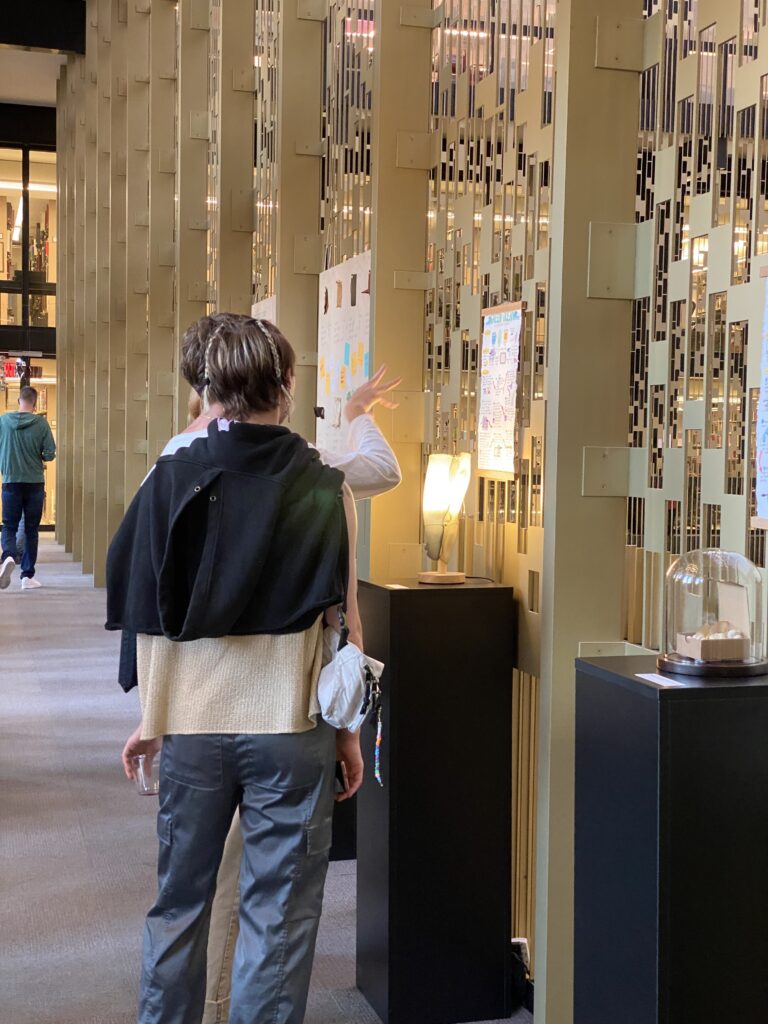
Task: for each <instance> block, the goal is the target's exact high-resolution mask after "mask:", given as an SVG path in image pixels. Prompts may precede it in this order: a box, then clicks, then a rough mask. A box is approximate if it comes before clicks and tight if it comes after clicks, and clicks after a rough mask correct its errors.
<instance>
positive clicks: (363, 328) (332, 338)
mask: <svg viewBox="0 0 768 1024" xmlns="http://www.w3.org/2000/svg"><path fill="white" fill-rule="evenodd" d="M318 297H319V308H318V315H317V324H318V331H317V408H318V410H321V411H320V412H319V415H318V420H317V446H318V448H322V449H323V450H324V451H329V452H341V451H344V449H345V443H344V436H343V427H344V422H343V418H342V411H343V409H344V405H345V403H346V402H347V400H348V398H349V396H350V395H351V394H352V392H353V391H355V390H356V389H357V388H359V387H360V385H361V384H364V383H365V381H367V380H368V377H369V370H370V366H369V363H370V324H371V253H370V251H368V252H364V253H362V254H361V255H360V256H355V257H354V259H351V260H346V261H345V262H344V263H340V264H339V265H338V266H337V267H332V268H331V269H330V270H324V271H323V273H322V274H320V291H319V296H318Z"/></svg>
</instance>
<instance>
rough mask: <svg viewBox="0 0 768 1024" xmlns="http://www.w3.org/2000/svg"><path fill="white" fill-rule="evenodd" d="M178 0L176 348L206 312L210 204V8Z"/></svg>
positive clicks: (183, 404)
mask: <svg viewBox="0 0 768 1024" xmlns="http://www.w3.org/2000/svg"><path fill="white" fill-rule="evenodd" d="M201 6H202V5H201V4H199V3H195V2H194V0H179V35H178V62H177V75H178V80H177V104H178V116H177V119H176V129H177V133H178V134H177V139H176V193H177V196H178V200H177V203H176V330H175V339H174V340H175V345H176V351H177V362H176V363H175V364H174V365H175V366H176V367H178V351H179V345H180V342H181V337H182V335H183V333H184V331H185V330H186V329H187V327H188V326H189V325H190V324H191V323H193V322H194V321H195V320H197V319H199V318H200V317H201V316H204V314H205V310H206V291H207V288H206V258H207V229H208V206H207V204H206V193H207V187H208V129H207V124H208V35H209V21H208V8H207V6H203V7H202V10H201ZM201 126H204V127H202V128H201ZM176 376H177V388H178V390H177V400H176V422H175V431H179V430H183V429H184V427H185V426H186V420H187V397H188V390H187V386H186V384H185V383H184V382H183V381H182V380H181V379H180V378H179V375H178V373H177V375H176Z"/></svg>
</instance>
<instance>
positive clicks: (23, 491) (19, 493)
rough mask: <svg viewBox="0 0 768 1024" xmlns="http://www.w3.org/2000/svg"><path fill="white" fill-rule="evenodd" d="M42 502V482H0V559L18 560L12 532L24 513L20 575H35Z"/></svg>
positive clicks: (14, 535)
mask: <svg viewBox="0 0 768 1024" xmlns="http://www.w3.org/2000/svg"><path fill="white" fill-rule="evenodd" d="M44 504H45V484H3V561H5V559H6V558H13V559H14V560H17V559H18V556H19V553H18V549H17V547H16V534H17V532H18V529H19V523H20V522H21V517H22V516H24V533H25V535H26V543H25V545H24V554H23V556H22V559H21V578H22V579H24V577H25V576H28V577H29V578H30V579H31V578H32V577H33V576H34V575H35V563H36V562H37V540H38V533H39V529H40V520H41V519H42V517H43V505H44Z"/></svg>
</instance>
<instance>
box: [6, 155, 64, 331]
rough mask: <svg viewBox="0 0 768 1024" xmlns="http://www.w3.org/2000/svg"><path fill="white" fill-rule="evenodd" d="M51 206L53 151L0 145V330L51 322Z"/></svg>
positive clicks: (53, 221)
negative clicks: (1, 146) (0, 146)
mask: <svg viewBox="0 0 768 1024" xmlns="http://www.w3.org/2000/svg"><path fill="white" fill-rule="evenodd" d="M56 209H57V191H56V154H55V153H54V152H46V151H43V150H31V149H29V148H27V147H21V148H18V149H17V148H0V328H3V327H13V328H52V327H55V326H56V312H55V304H56ZM14 344H15V346H16V347H19V346H18V342H14ZM1 347H2V332H0V348H1ZM23 347H29V348H31V349H34V348H35V347H36V346H35V345H34V343H31V344H29V345H28V346H23ZM39 347H44V346H39ZM46 348H47V347H46Z"/></svg>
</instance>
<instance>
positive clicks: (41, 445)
mask: <svg viewBox="0 0 768 1024" xmlns="http://www.w3.org/2000/svg"><path fill="white" fill-rule="evenodd" d="M36 407H37V391H35V389H34V388H31V387H23V388H22V389H21V391H20V392H19V411H18V412H8V413H6V414H5V415H4V416H0V476H2V478H3V533H2V545H3V551H2V559H0V590H6V589H7V588H8V586H9V585H10V582H11V577H12V576H13V571H14V569H15V568H16V560H17V558H18V549H17V546H16V534H17V531H18V529H19V523H20V521H21V517H22V516H24V531H25V535H26V543H25V545H24V554H23V556H22V559H21V589H22V590H35V589H37V588H38V587H39V586H40V583H39V582H38V580H36V579H35V563H36V561H37V540H38V530H39V527H40V520H41V519H42V516H43V505H44V503H45V476H44V473H43V463H45V462H52V461H53V459H55V458H56V443H55V441H54V440H53V434H52V433H51V428H50V427H49V426H48V421H47V420H46V419H45V417H44V416H38V415H37V413H36V412H35V409H36Z"/></svg>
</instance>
